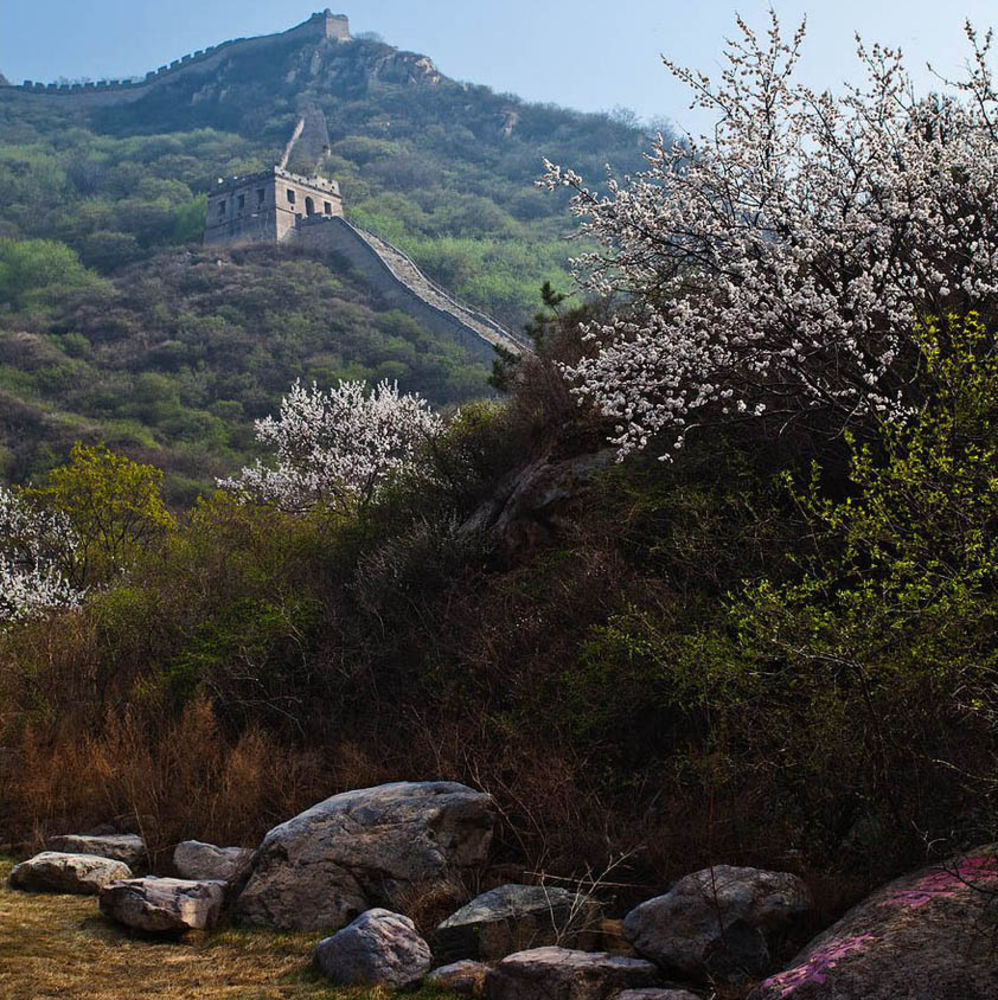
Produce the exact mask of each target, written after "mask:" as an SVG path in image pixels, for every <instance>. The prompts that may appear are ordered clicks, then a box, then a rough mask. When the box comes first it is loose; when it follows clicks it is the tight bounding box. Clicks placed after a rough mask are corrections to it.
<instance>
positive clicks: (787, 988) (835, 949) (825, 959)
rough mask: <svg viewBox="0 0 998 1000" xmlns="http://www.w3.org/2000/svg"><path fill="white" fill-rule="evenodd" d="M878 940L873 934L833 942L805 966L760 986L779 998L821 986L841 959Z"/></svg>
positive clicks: (795, 968)
mask: <svg viewBox="0 0 998 1000" xmlns="http://www.w3.org/2000/svg"><path fill="white" fill-rule="evenodd" d="M876 940H877V939H876V938H875V937H874V936H873V935H872V934H859V935H857V936H856V937H852V938H844V939H842V940H839V941H831V942H829V943H828V944H827V945H825V947H824V948H822V949H821V950H820V951H816V952H815V953H814V954H813V955H812V956H811V957H810V958H809V959H808V960H807V961H806V962H805V963H804V964H803V965H798V966H796V967H794V968H793V969H787V970H786V971H785V972H779V973H777V974H776V975H775V976H770V977H769V979H767V980H765V982H763V983H762V984H761V985H760V989H762V990H766V989H775V990H779V993H778V994H777V996H780V997H787V996H790V994H791V993H793V992H794V990H796V989H797V988H798V987H800V986H804V985H805V984H807V983H817V984H818V985H821V984H822V983H824V982H825V980H826V979H827V978H828V973H829V971H830V970H832V969H834V968H835V966H836V965H837V964H838V963H839V961H840V960H841V959H843V958H845V957H846V956H847V955H851V954H854V953H856V952H862V951H866V950H867V948H868V947H869V946H870V945H871V944H873V943H874V942H875V941H876Z"/></svg>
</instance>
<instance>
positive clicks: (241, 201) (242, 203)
mask: <svg viewBox="0 0 998 1000" xmlns="http://www.w3.org/2000/svg"><path fill="white" fill-rule="evenodd" d="M245 207H246V195H244V194H241V195H240V196H239V211H240V212H241V211H242V210H243V209H244V208H245Z"/></svg>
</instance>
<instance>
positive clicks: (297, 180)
mask: <svg viewBox="0 0 998 1000" xmlns="http://www.w3.org/2000/svg"><path fill="white" fill-rule="evenodd" d="M351 41H352V37H351V35H350V24H349V20H348V18H347V17H346V16H345V15H343V14H333V13H332V12H331V11H330V10H328V9H326V10H324V11H321V12H319V13H316V14H313V15H312V16H311V17H310V18H309V19H308V20H307V21H305V22H303V23H302V24H299V25H297V26H296V27H294V28H290V29H289V30H287V31H283V32H279V33H276V34H271V35H262V36H259V37H256V38H236V39H233V40H231V41H228V42H223V43H221V44H220V45H213V46H210V47H208V48H206V49H203V50H199V51H197V52H194V53H192V54H190V55H186V56H184V57H182V58H181V59H175V60H174V61H173V62H171V63H170V64H169V65H167V66H161V67H159V69H157V70H155V71H153V72H150V73H147V74H146V76H145V78H144V79H141V80H101V81H99V82H97V83H72V84H69V83H62V84H57V83H48V84H43V83H35V82H33V81H31V80H25V81H24V83H23V84H21V85H20V86H14V85H12V84H10V83H9V82H8V81H7V80H6V78H4V77H3V76H2V75H0V92H2V93H3V94H4V95H7V96H15V95H16V96H17V97H23V98H24V99H27V100H29V101H30V100H52V99H55V100H58V101H59V102H60V104H64V103H65V102H69V103H70V105H82V106H86V107H95V108H96V107H102V106H109V105H115V104H125V103H130V102H133V101H137V100H139V99H141V98H142V97H143V96H145V95H146V94H148V93H150V92H151V91H152V90H153V89H154V88H156V87H159V86H160V85H162V84H164V83H168V82H172V81H175V80H177V79H180V78H183V77H185V76H192V75H207V74H208V73H210V72H211V71H212V70H213V69H215V68H216V67H218V66H219V65H221V63H222V62H223V61H224V60H226V59H230V58H232V57H234V56H241V55H245V54H249V53H254V52H258V51H261V50H264V49H269V48H272V47H274V46H281V45H285V44H316V45H340V44H344V43H348V42H351ZM304 125H305V119H302V120H300V121H299V122H298V124H297V125H296V127H295V131H294V134H293V135H292V137H291V140H290V142H289V143H288V147H287V149H286V150H285V153H284V157H283V159H282V162H281V165H280V166H276V167H274V168H272V169H271V170H268V171H265V172H263V173H260V174H255V175H252V176H250V177H244V178H230V179H229V180H227V181H222V182H220V185H219V187H218V188H217V189H216V190H214V191H211V192H209V195H208V206H207V216H206V224H205V244H206V245H217V244H230V245H235V244H247V243H254V242H256V243H260V242H265V243H278V244H285V243H288V244H290V243H294V244H295V245H298V246H302V247H306V248H310V249H315V250H318V251H320V252H321V253H323V254H330V255H333V256H335V257H336V258H337V259H338V260H340V261H343V262H345V263H346V264H347V265H348V266H349V267H351V268H353V269H354V270H355V271H356V272H357V273H359V274H361V275H363V277H364V279H365V280H366V281H367V283H368V284H369V285H370V287H371V288H372V289H373V290H375V291H376V292H377V294H378V295H379V296H380V297H381V298H382V300H383V301H385V302H386V303H388V304H390V305H393V306H395V307H396V308H399V309H401V310H402V311H403V312H405V313H407V314H408V315H410V316H412V317H413V319H415V320H416V321H417V322H419V323H421V324H422V325H424V326H426V327H428V328H429V329H431V330H433V331H434V332H435V333H440V334H444V335H448V336H452V337H456V338H457V339H458V340H459V341H461V342H462V343H463V344H464V345H465V346H466V347H467V348H469V349H471V350H472V351H473V352H475V353H477V354H479V355H481V356H491V355H492V348H493V347H495V346H498V347H501V348H503V349H505V350H507V351H511V352H513V353H515V354H519V353H522V352H523V351H524V350H527V349H528V345H527V342H526V340H525V338H524V337H522V336H520V335H517V334H514V333H512V332H510V331H508V330H505V329H504V328H503V327H501V326H500V325H499V324H498V323H497V322H496V321H495V320H493V319H492V318H491V317H489V316H486V315H485V314H484V313H481V312H479V311H478V310H475V309H473V308H471V307H470V306H467V305H465V304H464V303H462V302H459V301H458V300H457V299H455V298H454V297H453V296H452V295H451V294H450V293H449V292H447V291H446V290H445V289H443V288H441V287H440V286H439V285H438V284H436V283H435V282H433V281H432V280H431V279H430V278H428V277H427V276H426V275H425V274H423V272H422V271H421V270H420V269H419V268H418V266H417V265H416V264H415V262H414V261H413V260H412V259H411V258H410V257H409V256H408V255H407V254H405V253H404V252H403V251H402V250H400V249H399V248H398V247H396V246H393V245H392V244H391V243H389V242H388V241H387V240H384V239H382V238H380V237H378V236H376V235H375V234H373V233H369V232H366V231H365V230H363V229H360V228H359V227H357V226H354V225H353V224H351V223H350V222H348V221H347V220H346V219H345V218H343V207H342V200H341V198H340V191H339V185H338V184H337V183H336V182H335V181H331V180H327V179H326V178H324V177H319V176H315V175H314V174H313V175H310V176H303V175H301V174H297V173H292V172H290V171H288V170H286V169H285V166H286V164H287V162H288V160H289V157H290V154H291V150H292V149H293V147H294V146H295V144H296V143H297V142H298V140H299V139H300V138H301V136H302V131H303V127H304ZM323 126H324V123H323ZM325 141H326V142H328V137H327V138H326V140H325Z"/></svg>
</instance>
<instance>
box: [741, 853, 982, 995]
mask: <svg viewBox="0 0 998 1000" xmlns="http://www.w3.org/2000/svg"><path fill="white" fill-rule="evenodd" d="M996 898H998V865H996V864H995V856H994V851H993V848H980V849H978V850H977V851H974V852H972V853H971V854H969V855H968V856H965V857H961V858H955V859H953V860H952V861H950V862H948V863H947V864H944V865H939V866H935V867H932V868H924V869H922V870H921V871H919V872H916V873H915V874H913V875H907V876H904V877H903V878H899V879H896V880H895V881H893V882H891V883H889V884H888V885H886V886H884V887H883V888H881V889H879V890H877V892H875V893H874V894H873V895H872V896H870V897H869V898H868V899H866V900H864V901H863V902H862V903H860V904H859V905H858V906H856V907H854V908H853V909H852V910H850V911H849V912H848V913H847V914H846V915H845V916H844V917H843V918H842V919H841V920H840V921H839V922H838V923H836V924H834V925H833V926H832V927H830V928H829V929H828V930H826V931H824V932H823V933H822V934H819V935H818V937H816V938H815V939H814V940H813V941H812V942H811V943H810V944H808V945H807V946H806V947H805V948H804V950H803V951H802V952H801V953H800V954H799V955H797V957H796V958H794V960H793V962H792V963H791V965H790V967H789V968H788V969H786V970H785V971H784V972H780V973H778V974H777V975H775V976H770V977H769V979H767V980H765V981H764V982H763V983H761V984H760V986H759V987H758V989H756V990H755V992H753V993H752V994H751V1000H783V998H784V997H792V998H793V1000H994V998H995V997H998V963H996V962H995V951H994V945H995V938H994V900H995V899H996Z"/></svg>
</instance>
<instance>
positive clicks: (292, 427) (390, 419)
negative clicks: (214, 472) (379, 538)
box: [218, 381, 443, 512]
mask: <svg viewBox="0 0 998 1000" xmlns="http://www.w3.org/2000/svg"><path fill="white" fill-rule="evenodd" d="M255 426H256V437H257V440H258V441H260V442H261V443H263V444H267V445H271V446H273V447H275V448H276V449H277V456H276V463H275V464H274V465H272V466H267V465H264V464H263V463H262V462H259V461H258V462H257V463H256V465H254V466H252V467H250V468H244V469H243V470H242V473H241V474H240V476H239V477H238V478H235V479H220V480H219V481H218V484H219V486H221V487H223V488H225V489H230V490H233V491H234V492H236V493H237V494H238V495H240V496H242V497H243V498H244V499H246V500H251V501H254V502H257V503H271V504H274V505H275V506H277V507H279V508H280V509H282V510H286V511H291V512H298V511H304V510H308V509H309V508H311V507H314V506H316V505H319V504H327V505H330V506H333V507H347V506H350V505H352V504H354V503H357V502H365V501H367V500H370V499H371V497H372V496H373V495H374V493H375V492H376V491H377V489H378V487H379V486H381V485H382V484H383V483H384V481H385V479H386V477H387V476H388V475H389V474H390V473H392V472H396V471H398V470H401V469H405V468H409V467H412V466H413V465H414V464H415V462H416V457H417V454H418V451H419V449H420V448H421V447H422V446H423V445H425V444H426V442H427V441H428V440H430V439H432V438H433V437H435V436H436V435H437V434H439V432H440V430H441V429H442V427H443V424H442V421H441V420H440V418H439V417H438V416H437V415H436V414H435V413H434V412H433V411H432V410H431V409H430V407H429V404H428V403H427V402H426V400H425V399H422V398H421V397H419V396H418V395H413V394H411V393H399V391H398V385H397V384H396V383H391V382H388V381H382V382H379V383H378V385H377V386H375V388H374V390H373V391H371V392H368V391H367V387H366V385H365V383H364V382H361V381H357V382H340V384H339V386H337V387H336V388H335V389H329V390H328V391H324V390H321V389H319V388H318V387H317V386H316V384H315V383H314V382H313V383H312V386H311V388H308V387H306V386H303V385H302V384H301V382H300V381H296V382H295V383H294V385H292V386H291V391H290V392H289V393H288V395H287V396H285V397H284V399H283V400H282V401H281V410H280V415H279V416H278V418H277V419H276V420H275V419H274V418H273V417H267V418H265V419H263V420H258V421H257V422H256V425H255Z"/></svg>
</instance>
